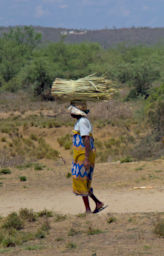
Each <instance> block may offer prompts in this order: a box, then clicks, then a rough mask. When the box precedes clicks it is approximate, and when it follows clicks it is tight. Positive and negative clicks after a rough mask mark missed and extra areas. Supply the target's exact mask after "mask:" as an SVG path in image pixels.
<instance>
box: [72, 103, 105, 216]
mask: <svg viewBox="0 0 164 256" xmlns="http://www.w3.org/2000/svg"><path fill="white" fill-rule="evenodd" d="M69 111H70V113H71V116H72V117H73V118H76V119H77V122H76V124H75V126H74V130H73V164H72V178H73V192H74V193H75V194H76V195H80V196H82V199H83V202H84V205H85V210H86V213H91V208H90V204H89V198H88V197H90V198H92V200H93V201H94V202H95V210H94V211H93V213H97V212H99V211H100V210H102V209H104V204H103V203H102V202H101V201H99V200H98V199H97V198H96V197H95V195H94V194H93V189H92V187H91V182H92V176H93V171H94V164H95V147H94V139H93V136H92V126H91V123H90V121H89V120H88V118H87V114H88V112H89V110H87V105H86V103H85V102H81V101H77V102H72V103H71V106H70V107H69Z"/></svg>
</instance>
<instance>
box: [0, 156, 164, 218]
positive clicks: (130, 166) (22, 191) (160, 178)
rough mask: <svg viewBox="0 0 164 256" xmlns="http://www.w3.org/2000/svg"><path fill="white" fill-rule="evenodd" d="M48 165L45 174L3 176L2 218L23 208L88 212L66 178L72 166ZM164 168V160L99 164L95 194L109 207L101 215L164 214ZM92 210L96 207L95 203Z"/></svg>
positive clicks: (18, 172)
mask: <svg viewBox="0 0 164 256" xmlns="http://www.w3.org/2000/svg"><path fill="white" fill-rule="evenodd" d="M47 165H48V166H49V169H48V170H47V168H48V167H46V168H45V170H42V171H35V170H34V169H31V170H30V169H25V170H18V169H13V170H12V173H11V174H10V175H3V176H2V175H1V177H0V178H1V183H2V186H0V215H1V216H6V215H8V214H9V213H10V212H12V211H19V209H21V208H28V209H33V210H34V211H40V210H42V209H48V210H52V211H54V212H58V213H63V214H78V213H81V212H84V206H83V202H82V199H81V197H80V196H75V195H74V194H73V193H72V186H71V183H72V181H71V178H69V179H68V178H66V174H67V173H68V170H69V168H70V165H68V166H64V165H62V163H58V166H57V164H56V166H55V168H54V163H53V161H52V163H50V162H47ZM163 166H164V160H162V159H161V160H160V159H159V160H155V161H150V162H132V163H125V164H120V163H104V164H97V165H96V169H95V173H94V178H93V188H94V193H95V195H96V196H97V197H98V198H99V199H100V200H101V201H103V202H104V204H105V205H107V206H108V207H107V208H106V209H104V210H103V211H102V212H101V213H100V214H104V213H105V214H106V213H110V212H111V213H136V212H140V213H141V212H164V203H163V202H164V185H163V184H164V169H163ZM141 167H142V168H141ZM138 169H139V171H138ZM140 169H142V170H140ZM20 175H21V176H22V175H26V177H27V182H23V183H22V182H20V180H19V176H20ZM91 207H92V209H94V207H95V206H94V204H93V202H92V201H91Z"/></svg>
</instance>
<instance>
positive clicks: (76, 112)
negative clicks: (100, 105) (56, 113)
mask: <svg viewBox="0 0 164 256" xmlns="http://www.w3.org/2000/svg"><path fill="white" fill-rule="evenodd" d="M68 110H69V111H70V113H71V114H73V115H77V116H87V114H86V113H85V112H84V111H82V110H80V109H78V108H76V107H75V106H72V105H71V106H69V108H68Z"/></svg>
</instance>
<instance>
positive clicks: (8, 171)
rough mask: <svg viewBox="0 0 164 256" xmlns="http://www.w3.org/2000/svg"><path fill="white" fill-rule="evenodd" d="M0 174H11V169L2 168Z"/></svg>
mask: <svg viewBox="0 0 164 256" xmlns="http://www.w3.org/2000/svg"><path fill="white" fill-rule="evenodd" d="M0 174H11V170H10V169H8V168H3V169H1V170H0Z"/></svg>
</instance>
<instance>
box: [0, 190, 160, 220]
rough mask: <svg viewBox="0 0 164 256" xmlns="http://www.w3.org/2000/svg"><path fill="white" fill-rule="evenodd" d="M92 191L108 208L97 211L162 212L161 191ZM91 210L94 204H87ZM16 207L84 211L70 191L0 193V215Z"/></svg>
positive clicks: (15, 209)
mask: <svg viewBox="0 0 164 256" xmlns="http://www.w3.org/2000/svg"><path fill="white" fill-rule="evenodd" d="M96 194H97V195H98V196H99V198H101V200H102V201H103V202H105V204H106V205H108V207H107V208H106V209H105V210H104V211H103V212H102V213H101V214H103V213H108V212H113V213H134V212H164V190H161V191H160V190H155V189H151V190H123V191H119V192H117V191H115V190H114V191H111V190H100V191H96ZM91 206H92V209H93V208H94V205H93V204H91ZM20 208H28V209H33V210H34V211H40V210H43V209H48V210H53V211H55V212H59V213H63V214H78V213H82V212H84V208H83V204H82V201H81V198H80V197H76V196H74V195H73V194H72V193H71V191H64V192H62V193H61V192H59V191H55V190H54V191H53V190H46V191H32V192H31V191H26V192H25V191H24V192H21V193H18V192H12V191H11V192H7V193H3V194H0V215H1V216H6V215H7V214H9V213H10V212H12V211H19V209H20Z"/></svg>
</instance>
